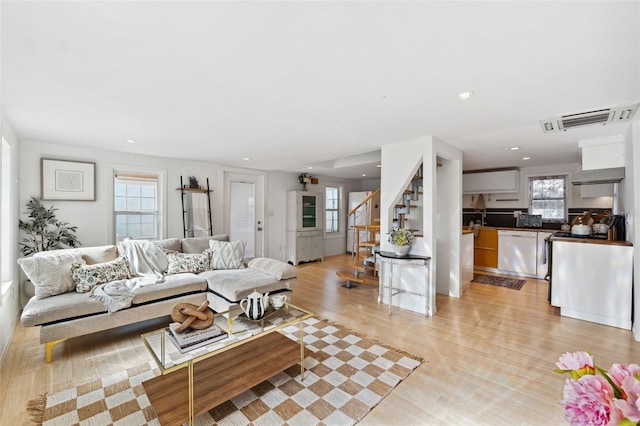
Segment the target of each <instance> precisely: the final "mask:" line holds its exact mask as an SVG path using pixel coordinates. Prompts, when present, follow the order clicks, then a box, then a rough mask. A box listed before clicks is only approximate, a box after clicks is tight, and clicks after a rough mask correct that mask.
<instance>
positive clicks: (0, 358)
mask: <svg viewBox="0 0 640 426" xmlns="http://www.w3.org/2000/svg"><path fill="white" fill-rule="evenodd" d="M21 314H22V308H20V309H19V310H18V312H17V313H16V316H15V318H14V319H13V321H12V322H11V327H9V333H8V334H7V340H6V342H4V345H3V346H2V348H0V369H2V366H3V365H4V358H5V356H6V354H7V351H8V350H9V345H11V341H12V340H13V335H14V334H15V332H16V326H17V325H18V320H19V319H20V315H21Z"/></svg>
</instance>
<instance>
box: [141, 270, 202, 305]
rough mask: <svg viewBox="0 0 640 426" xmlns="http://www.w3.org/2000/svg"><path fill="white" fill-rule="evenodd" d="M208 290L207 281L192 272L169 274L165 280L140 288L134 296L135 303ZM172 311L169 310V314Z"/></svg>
mask: <svg viewBox="0 0 640 426" xmlns="http://www.w3.org/2000/svg"><path fill="white" fill-rule="evenodd" d="M204 291H207V281H206V280H205V279H204V278H202V277H200V276H199V275H196V274H192V273H184V274H176V275H167V276H165V278H164V282H161V283H157V284H152V285H145V286H142V287H140V288H138V289H137V290H136V291H135V293H136V295H135V297H134V298H133V302H132V304H133V305H139V304H142V303H147V302H152V301H154V300H159V299H166V298H169V297H175V296H179V295H181V294H186V293H197V292H204ZM170 313H171V312H167V313H166V314H167V315H169V314H170Z"/></svg>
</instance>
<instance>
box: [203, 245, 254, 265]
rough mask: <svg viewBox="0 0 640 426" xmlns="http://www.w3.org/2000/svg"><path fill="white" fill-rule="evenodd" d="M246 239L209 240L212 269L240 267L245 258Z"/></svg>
mask: <svg viewBox="0 0 640 426" xmlns="http://www.w3.org/2000/svg"><path fill="white" fill-rule="evenodd" d="M246 245H247V242H246V241H232V242H228V241H218V240H211V241H209V248H211V269H239V268H242V261H243V260H244V249H245V247H246Z"/></svg>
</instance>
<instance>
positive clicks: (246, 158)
mask: <svg viewBox="0 0 640 426" xmlns="http://www.w3.org/2000/svg"><path fill="white" fill-rule="evenodd" d="M242 159H243V160H244V161H249V160H251V158H249V157H242Z"/></svg>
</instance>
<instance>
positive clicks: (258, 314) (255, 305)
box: [240, 290, 269, 320]
mask: <svg viewBox="0 0 640 426" xmlns="http://www.w3.org/2000/svg"><path fill="white" fill-rule="evenodd" d="M268 306H269V293H268V292H267V293H265V294H260V293H258V291H257V290H253V293H251V294H250V295H249V296H247V298H246V299H242V300H241V301H240V307H241V308H242V310H243V311H244V313H245V314H246V315H247V318H249V319H252V320H259V319H260V318H262V316H263V315H264V314H265V312H266V311H267V307H268Z"/></svg>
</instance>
